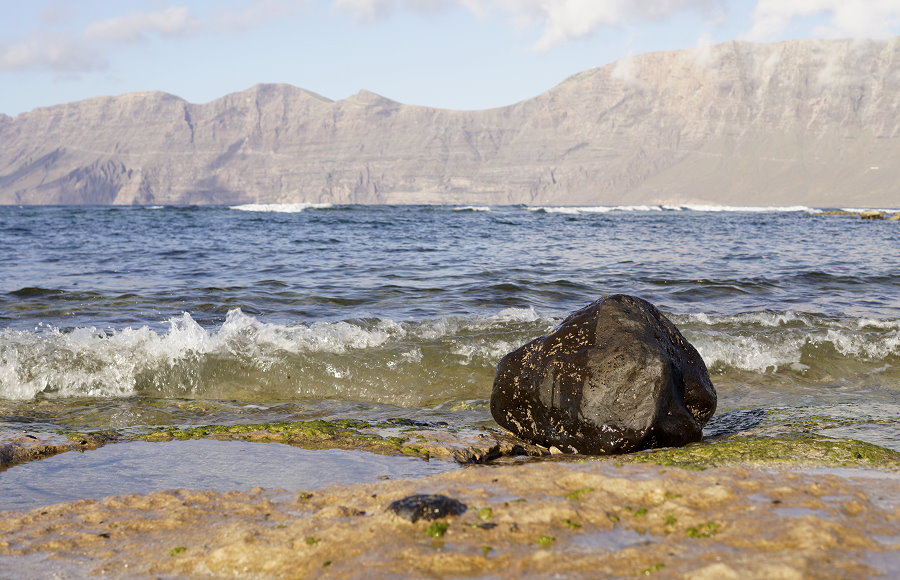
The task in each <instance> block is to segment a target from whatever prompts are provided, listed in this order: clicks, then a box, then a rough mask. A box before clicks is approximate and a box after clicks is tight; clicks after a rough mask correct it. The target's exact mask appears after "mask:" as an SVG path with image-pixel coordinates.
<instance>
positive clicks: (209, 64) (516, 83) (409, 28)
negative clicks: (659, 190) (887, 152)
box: [0, 0, 900, 116]
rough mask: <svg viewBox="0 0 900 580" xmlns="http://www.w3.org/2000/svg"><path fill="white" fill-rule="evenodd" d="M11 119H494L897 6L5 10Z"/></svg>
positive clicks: (846, 24) (4, 107)
mask: <svg viewBox="0 0 900 580" xmlns="http://www.w3.org/2000/svg"><path fill="white" fill-rule="evenodd" d="M0 8H2V10H0V14H2V15H3V18H2V19H0V113H5V114H7V115H11V116H15V115H17V114H19V113H22V112H26V111H30V110H32V109H34V108H37V107H42V106H48V105H55V104H60V103H66V102H70V101H77V100H81V99H86V98H91V97H97V96H105V95H118V94H123V93H130V92H137V91H150V90H154V91H164V92H167V93H172V94H175V95H178V96H179V97H182V98H184V99H187V100H188V101H190V102H193V103H205V102H209V101H212V100H214V99H217V98H219V97H221V96H224V95H226V94H228V93H232V92H236V91H241V90H244V89H247V88H249V87H251V86H253V85H255V84H257V83H264V82H265V83H289V84H292V85H295V86H297V87H301V88H304V89H307V90H310V91H313V92H316V93H318V94H320V95H322V96H325V97H327V98H329V99H333V100H339V99H343V98H346V97H349V96H351V95H353V94H355V93H357V92H358V91H359V90H362V89H365V90H369V91H372V92H375V93H378V94H380V95H382V96H385V97H388V98H390V99H393V100H395V101H399V102H401V103H406V104H414V105H426V106H431V107H440V108H447V109H463V110H474V109H487V108H491V107H499V106H504V105H509V104H513V103H516V102H518V101H522V100H525V99H528V98H531V97H533V96H536V95H538V94H540V93H542V92H544V91H546V90H548V89H550V88H552V87H553V86H555V85H557V84H559V83H560V82H562V81H563V80H564V79H565V78H567V77H569V76H571V75H572V74H575V73H577V72H581V71H583V70H587V69H590V68H593V67H597V66H603V65H605V64H609V63H611V62H614V61H616V60H618V59H620V58H623V57H627V56H630V55H634V54H641V53H645V52H653V51H658V50H674V49H683V48H694V47H700V46H704V45H709V44H716V43H720V42H726V41H729V40H745V41H752V42H775V41H780V40H788V39H796V38H888V37H891V36H896V35H898V34H900V0H215V1H214V0H197V1H178V0H172V1H169V0H29V1H27V2H26V1H23V0H0Z"/></svg>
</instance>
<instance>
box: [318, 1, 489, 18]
mask: <svg viewBox="0 0 900 580" xmlns="http://www.w3.org/2000/svg"><path fill="white" fill-rule="evenodd" d="M487 1H489V0H333V1H332V5H333V6H334V7H335V8H336V9H337V10H341V11H343V12H347V13H349V14H350V15H352V16H353V17H354V18H355V19H356V20H360V21H365V20H374V19H377V18H385V17H387V16H390V15H391V14H393V13H394V12H396V11H398V10H411V11H413V12H419V13H423V14H424V13H429V12H439V11H441V10H446V9H448V8H451V7H453V6H457V5H460V6H462V7H464V8H467V9H468V10H469V11H471V12H472V13H473V14H475V15H476V16H477V17H479V18H481V17H484V16H485V15H486V11H485V3H486V2H487Z"/></svg>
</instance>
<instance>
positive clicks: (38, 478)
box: [0, 439, 459, 511]
mask: <svg viewBox="0 0 900 580" xmlns="http://www.w3.org/2000/svg"><path fill="white" fill-rule="evenodd" d="M458 468H459V466H458V465H457V464H455V463H452V462H446V461H437V460H432V461H424V460H422V459H418V458H413V457H395V456H387V455H376V454H374V453H368V452H366V451H347V450H344V449H317V450H314V451H313V450H308V449H299V448H297V447H291V446H289V445H282V444H280V443H246V442H243V441H214V440H209V439H199V440H194V441H169V442H164V443H147V442H144V441H133V442H128V443H119V444H116V445H107V446H106V447H101V448H100V449H96V450H93V451H86V452H83V453H81V452H70V453H62V454H60V455H55V456H53V457H50V458H48V459H44V460H42V461H34V462H31V463H26V464H24V465H17V466H14V467H11V468H9V469H7V470H6V471H4V472H2V474H0V511H3V510H28V509H32V508H35V507H39V506H43V505H49V504H54V503H61V502H67V501H74V500H77V499H99V498H102V497H106V496H110V495H121V494H128V493H149V492H151V491H159V490H164V489H182V488H186V489H212V490H216V491H223V492H224V491H230V490H243V489H251V488H255V487H262V488H267V489H291V490H295V489H307V490H312V489H318V488H321V487H324V486H326V485H331V484H337V485H350V484H354V483H364V482H369V481H375V480H379V479H403V478H413V477H425V476H426V475H433V474H436V473H441V472H443V471H448V470H451V469H458Z"/></svg>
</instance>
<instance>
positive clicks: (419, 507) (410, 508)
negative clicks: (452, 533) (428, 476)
mask: <svg viewBox="0 0 900 580" xmlns="http://www.w3.org/2000/svg"><path fill="white" fill-rule="evenodd" d="M387 509H388V511H392V512H394V513H395V514H397V515H398V516H400V517H401V518H404V519H407V520H409V521H411V522H416V521H418V520H420V519H423V520H436V519H438V518H443V517H445V516H458V515H461V514H464V513H465V512H466V510H467V509H469V508H468V507H467V506H466V504H464V503H462V502H461V501H459V500H455V499H453V498H452V497H447V496H446V495H438V494H436V495H428V494H418V495H409V496H406V497H404V498H402V499H398V500H396V501H393V502H391V504H390V505H389V506H388V508H387Z"/></svg>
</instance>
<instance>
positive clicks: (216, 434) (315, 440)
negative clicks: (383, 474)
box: [136, 419, 429, 458]
mask: <svg viewBox="0 0 900 580" xmlns="http://www.w3.org/2000/svg"><path fill="white" fill-rule="evenodd" d="M374 427H375V425H373V424H371V423H368V422H366V421H360V420H329V421H326V420H323V419H315V420H311V421H293V422H273V423H257V424H248V425H204V426H200V427H174V426H168V427H158V428H155V429H153V430H152V431H151V432H149V433H146V434H143V435H139V436H137V437H136V439H141V440H144V441H172V440H186V439H202V438H208V437H209V438H217V439H239V440H245V441H260V442H278V443H287V444H289V445H296V446H298V447H305V448H308V449H321V448H329V449H331V448H336V449H361V450H366V451H372V452H374V453H386V454H405V455H413V456H417V457H426V458H427V457H428V456H429V453H428V451H427V450H426V449H423V448H421V447H418V446H411V445H407V442H408V441H409V439H408V438H406V437H396V436H389V437H383V436H381V435H378V434H376V433H369V432H365V431H363V430H366V429H372V428H374Z"/></svg>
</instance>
